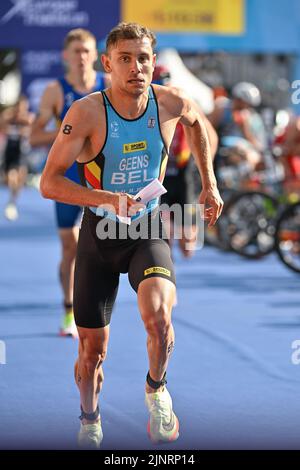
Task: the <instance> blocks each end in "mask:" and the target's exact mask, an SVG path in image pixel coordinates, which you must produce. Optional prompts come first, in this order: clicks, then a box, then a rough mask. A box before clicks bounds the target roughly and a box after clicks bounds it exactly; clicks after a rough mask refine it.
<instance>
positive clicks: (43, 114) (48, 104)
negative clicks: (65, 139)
mask: <svg viewBox="0 0 300 470" xmlns="http://www.w3.org/2000/svg"><path fill="white" fill-rule="evenodd" d="M60 93H61V90H60V89H59V84H58V82H53V83H50V84H49V85H48V86H47V88H46V89H45V91H44V94H43V96H42V98H41V102H40V106H39V112H38V114H37V117H36V118H35V120H34V122H33V124H32V127H31V133H30V145H31V146H32V147H37V146H40V145H52V144H53V141H54V139H55V137H56V136H57V133H58V130H57V129H55V130H54V131H47V130H46V129H45V128H46V126H47V124H48V123H49V121H51V119H53V118H54V117H55V116H56V114H57V110H58V106H59V101H60Z"/></svg>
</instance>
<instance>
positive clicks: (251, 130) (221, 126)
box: [209, 82, 267, 170]
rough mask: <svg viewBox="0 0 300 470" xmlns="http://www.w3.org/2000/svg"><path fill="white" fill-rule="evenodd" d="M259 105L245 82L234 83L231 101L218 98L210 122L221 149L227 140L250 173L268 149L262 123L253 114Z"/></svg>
mask: <svg viewBox="0 0 300 470" xmlns="http://www.w3.org/2000/svg"><path fill="white" fill-rule="evenodd" d="M260 103H261V95H260V91H259V89H258V88H257V87H256V86H255V85H253V84H252V83H248V82H240V83H237V84H236V85H235V86H234V87H233V89H232V99H231V100H229V99H227V98H226V97H224V96H217V98H216V100H215V109H214V111H213V112H212V113H211V115H210V116H209V119H210V121H211V123H212V124H213V126H214V127H215V129H216V130H217V133H218V136H219V138H220V144H221V145H222V140H223V138H227V141H228V138H229V137H230V139H231V140H230V142H231V145H232V146H236V147H237V150H238V154H239V155H243V156H244V158H245V160H246V162H247V163H248V165H249V167H250V169H251V170H255V169H256V168H257V166H258V164H259V163H260V162H261V161H262V154H263V152H264V150H265V149H266V146H267V135H266V131H265V127H264V124H263V120H262V118H261V116H260V115H259V114H258V112H257V111H256V110H255V108H256V107H257V106H259V105H260Z"/></svg>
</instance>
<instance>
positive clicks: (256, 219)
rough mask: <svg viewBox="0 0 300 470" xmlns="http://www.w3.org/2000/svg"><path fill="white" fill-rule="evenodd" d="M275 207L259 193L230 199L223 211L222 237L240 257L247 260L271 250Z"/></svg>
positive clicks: (243, 194)
mask: <svg viewBox="0 0 300 470" xmlns="http://www.w3.org/2000/svg"><path fill="white" fill-rule="evenodd" d="M278 205H279V204H278V201H277V200H276V199H275V198H274V197H272V196H269V195H268V194H265V193H263V192H260V191H246V192H243V193H239V194H237V195H235V196H233V197H232V198H231V199H230V201H229V202H228V203H227V205H226V207H225V208H224V211H223V212H224V221H223V224H220V229H221V230H222V231H225V233H223V234H222V237H223V238H225V239H227V240H229V245H230V247H231V249H232V250H233V251H234V252H235V253H238V254H239V255H241V256H244V257H246V258H249V259H259V258H262V257H263V256H266V255H267V254H269V253H270V252H271V251H272V250H273V249H274V235H275V225H276V217H277V213H278ZM222 217H223V215H222V216H221V218H222ZM221 218H220V220H221Z"/></svg>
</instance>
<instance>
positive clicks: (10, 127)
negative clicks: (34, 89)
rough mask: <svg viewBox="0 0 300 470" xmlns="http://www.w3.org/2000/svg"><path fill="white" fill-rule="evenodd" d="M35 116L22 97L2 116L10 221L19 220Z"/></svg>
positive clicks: (6, 210) (0, 122) (4, 163)
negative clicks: (30, 134) (30, 133)
mask: <svg viewBox="0 0 300 470" xmlns="http://www.w3.org/2000/svg"><path fill="white" fill-rule="evenodd" d="M32 121H33V114H32V113H30V112H29V102H28V99H27V98H26V97H25V96H21V97H20V98H19V100H18V101H17V103H16V104H15V105H14V106H11V107H9V108H7V109H5V110H4V111H3V112H2V114H1V116H0V127H1V129H2V131H3V132H4V134H5V136H6V144H5V148H4V156H3V160H4V162H3V167H4V173H5V181H6V183H7V186H8V188H9V201H8V204H7V205H6V207H5V211H4V214H5V217H6V218H7V219H8V220H11V221H13V220H16V219H17V218H18V215H19V214H18V209H17V204H16V202H17V197H18V194H19V192H20V189H21V188H22V187H23V185H24V184H25V181H26V176H27V167H26V161H25V158H26V155H27V154H28V152H29V149H30V147H29V142H28V138H29V132H30V125H31V123H32Z"/></svg>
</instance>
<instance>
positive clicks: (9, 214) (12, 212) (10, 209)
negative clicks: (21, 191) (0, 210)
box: [4, 202, 19, 222]
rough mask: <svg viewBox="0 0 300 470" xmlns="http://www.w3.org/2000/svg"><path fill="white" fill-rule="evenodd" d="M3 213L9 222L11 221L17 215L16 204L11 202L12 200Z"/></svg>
mask: <svg viewBox="0 0 300 470" xmlns="http://www.w3.org/2000/svg"><path fill="white" fill-rule="evenodd" d="M4 215H5V217H6V218H7V219H8V220H10V221H11V222H13V221H14V220H17V218H18V217H19V212H18V209H17V206H16V205H15V204H13V203H12V202H10V203H9V204H7V206H6V207H5V210H4Z"/></svg>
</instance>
